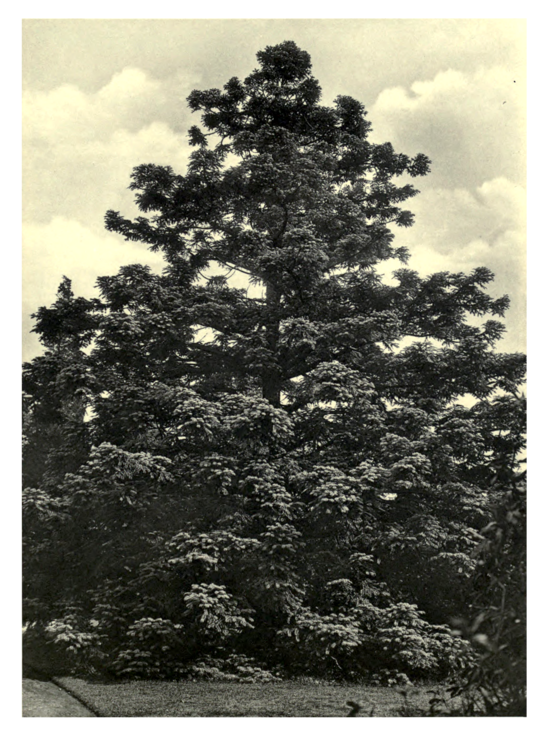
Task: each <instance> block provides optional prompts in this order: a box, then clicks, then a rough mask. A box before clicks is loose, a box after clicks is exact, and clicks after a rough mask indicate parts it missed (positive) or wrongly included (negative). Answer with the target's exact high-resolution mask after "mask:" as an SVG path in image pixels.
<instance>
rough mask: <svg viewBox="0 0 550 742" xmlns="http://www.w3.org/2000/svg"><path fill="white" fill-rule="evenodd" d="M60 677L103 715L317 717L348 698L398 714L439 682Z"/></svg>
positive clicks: (336, 711)
mask: <svg viewBox="0 0 550 742" xmlns="http://www.w3.org/2000/svg"><path fill="white" fill-rule="evenodd" d="M60 681H61V683H62V684H63V686H64V687H65V688H67V690H70V691H71V692H72V693H73V694H75V695H76V696H77V697H78V698H80V699H82V700H83V701H85V702H86V704H87V705H88V706H89V707H90V708H92V709H93V710H94V711H95V712H96V713H97V714H98V715H99V716H111V717H113V716H115V717H127V716H147V717H154V716H164V717H167V716H195V717H196V716H201V717H216V716H225V717H234V716H249V717H265V716H276V717H315V716H323V717H328V716H332V717H335V716H347V715H348V713H349V710H350V707H349V706H348V705H347V702H348V701H354V702H355V703H358V704H360V705H361V710H360V711H359V713H358V716H400V715H402V714H403V706H404V702H405V698H404V696H403V691H404V690H406V693H407V708H408V709H409V712H410V714H407V715H411V716H415V715H417V713H416V711H417V710H418V709H427V708H428V707H429V702H430V698H432V697H433V694H434V693H438V692H439V691H442V689H441V688H440V687H438V686H419V687H413V688H411V687H408V688H407V689H403V688H379V687H367V686H364V685H339V684H332V683H318V684H314V683H302V682H299V681H288V682H281V683H267V684H239V683H223V682H191V681H180V682H177V681H172V682H169V681H162V680H158V681H147V680H130V681H124V682H118V683H102V682H96V681H90V680H83V679H81V678H62V679H60Z"/></svg>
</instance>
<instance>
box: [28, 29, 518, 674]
mask: <svg viewBox="0 0 550 742" xmlns="http://www.w3.org/2000/svg"><path fill="white" fill-rule="evenodd" d="M258 62H259V67H258V68H257V69H256V70H254V71H253V72H252V74H251V75H249V76H248V77H247V78H246V79H245V80H244V81H242V82H241V81H239V80H238V79H237V78H232V79H231V80H229V82H228V83H227V84H226V85H225V87H224V88H223V90H208V91H194V92H192V93H191V95H190V96H189V98H188V101H189V105H190V107H191V109H192V110H193V111H195V112H200V113H201V116H202V127H203V128H199V127H198V126H193V127H192V128H191V130H190V141H191V143H192V145H193V146H194V149H193V152H192V154H191V155H190V158H189V167H188V170H187V173H186V174H185V175H179V174H176V173H174V172H173V171H172V169H171V168H170V167H168V166H157V165H152V164H148V165H141V166H139V167H137V168H135V170H134V172H133V175H132V181H131V185H130V187H131V188H132V189H133V190H134V191H135V192H136V203H137V204H138V206H139V208H140V210H141V212H142V214H144V216H140V217H138V218H137V219H135V220H128V219H125V218H124V217H122V216H121V215H120V214H119V213H117V212H114V211H110V212H108V213H107V216H106V226H107V228H108V229H109V230H111V231H114V232H117V233H119V234H121V235H123V236H124V237H125V238H126V239H127V240H135V241H141V242H144V243H146V244H147V245H148V246H149V247H150V248H151V250H153V251H162V253H163V256H164V258H165V260H166V268H165V270H164V272H163V274H162V275H161V276H157V275H154V274H153V273H151V271H150V270H149V269H148V268H146V267H144V266H140V265H130V266H126V267H124V268H121V270H120V271H119V273H118V274H117V275H116V276H110V277H101V278H99V279H98V282H97V285H98V288H99V290H100V297H101V298H100V299H99V300H92V301H87V300H84V299H75V298H74V297H73V296H72V293H71V292H70V284H69V283H68V282H67V281H64V283H63V284H62V286H61V288H60V294H59V299H58V301H57V302H56V303H55V304H54V305H53V306H52V307H51V308H50V309H44V308H42V309H40V310H39V311H38V312H37V314H36V315H35V318H36V320H37V322H36V327H35V330H36V331H37V332H38V333H39V334H40V336H41V338H42V339H43V341H44V342H45V343H46V345H47V347H48V351H47V352H46V354H45V355H44V356H42V357H41V358H38V359H36V360H35V361H33V362H32V363H30V364H27V365H26V367H25V390H26V392H27V394H28V399H29V412H28V422H27V425H28V430H29V446H30V449H29V450H31V451H32V452H33V454H32V457H31V459H32V461H33V462H34V463H32V465H30V467H29V472H30V473H29V487H30V488H31V489H28V490H27V492H26V500H25V502H26V505H27V513H28V518H27V521H26V522H27V524H28V525H27V526H26V529H27V530H26V534H28V540H29V548H28V552H27V557H26V558H27V560H28V561H27V565H28V566H27V572H29V573H30V572H31V565H32V574H33V580H31V581H30V582H29V585H28V590H27V595H26V611H27V613H26V616H27V619H28V621H29V622H31V627H32V630H31V631H30V633H29V647H30V646H31V644H32V642H34V644H33V646H34V648H35V652H36V651H37V650H36V647H40V646H44V641H43V638H44V637H45V636H46V637H49V644H48V642H46V644H48V646H55V647H61V646H65V645H67V646H68V647H71V648H72V649H74V655H75V657H79V658H81V661H82V662H87V663H91V664H93V665H94V666H96V667H100V668H102V669H103V670H105V669H107V668H108V669H109V670H110V671H112V672H115V673H118V674H120V673H134V674H148V675H154V676H158V675H161V674H177V673H180V674H182V673H183V674H185V673H190V672H195V673H199V674H201V673H202V674H203V675H204V673H206V674H207V675H208V673H210V674H211V673H213V672H214V673H215V672H218V673H221V672H227V673H229V674H230V675H233V676H242V677H253V676H255V675H254V673H260V675H261V671H260V670H251V669H250V662H252V661H253V662H254V663H256V664H258V663H259V664H261V663H264V666H265V667H268V668H271V669H272V670H273V669H274V668H281V667H283V668H284V669H286V670H287V671H289V672H315V673H321V674H336V675H339V676H345V677H368V678H371V679H373V678H378V679H380V678H383V677H386V678H388V677H390V676H391V674H392V673H393V674H394V676H395V677H398V678H401V679H403V678H404V677H405V674H408V675H409V676H410V677H426V676H430V675H432V676H433V675H444V674H447V673H448V672H449V671H450V670H451V669H452V668H453V667H456V666H457V665H459V664H460V662H462V661H463V660H464V657H465V655H464V651H465V650H464V647H465V642H461V640H459V639H456V638H453V636H452V635H451V630H450V628H449V627H448V625H447V622H448V621H449V620H450V618H451V617H452V616H453V615H461V614H462V613H464V610H465V607H466V604H467V600H468V598H467V592H466V588H467V585H468V578H469V576H470V575H471V573H472V571H473V570H474V567H475V563H476V562H475V556H474V555H472V552H473V549H474V548H475V547H476V546H477V544H478V543H479V542H480V540H481V536H480V530H481V529H482V528H483V527H484V526H485V525H486V523H487V521H488V507H489V504H490V502H491V498H492V493H493V492H496V493H497V494H495V495H494V496H495V497H498V491H497V487H498V486H499V485H501V484H502V482H503V481H507V480H510V479H511V478H512V477H513V475H514V472H515V471H516V469H517V467H518V464H519V461H520V456H521V451H522V448H523V427H522V424H523V413H522V406H523V400H522V397H521V396H520V394H519V392H518V389H519V388H520V385H521V383H522V381H523V376H524V358H523V356H521V355H519V354H518V355H504V354H499V353H496V352H495V351H494V346H495V343H496V342H497V340H498V339H499V338H500V337H501V335H502V333H503V331H504V327H503V325H502V324H501V323H500V322H498V321H496V320H494V319H491V318H489V319H486V321H485V322H484V323H480V322H476V323H473V324H472V322H471V318H472V317H481V316H484V315H489V317H491V316H494V315H497V316H498V315H502V314H503V312H504V311H505V309H506V307H507V306H508V300H507V298H506V297H503V298H501V299H493V298H491V297H490V296H489V295H488V294H487V293H486V292H485V288H486V286H487V285H488V284H489V283H490V281H491V279H492V274H491V272H490V271H489V270H487V269H485V268H478V269H476V270H475V271H473V273H471V274H470V275H465V274H462V273H454V274H453V273H448V272H443V273H436V274H434V275H431V276H428V277H427V278H421V277H420V276H419V275H418V274H417V273H415V272H414V271H411V270H409V269H407V268H406V267H403V268H401V269H400V270H397V271H395V272H394V274H393V275H394V280H393V281H392V282H387V281H385V280H384V275H383V274H381V273H380V272H379V265H380V264H383V263H384V261H387V260H389V259H392V258H394V259H395V258H398V259H399V260H401V262H402V263H403V264H406V261H407V256H408V253H407V250H406V248H404V247H395V246H394V244H393V242H394V239H393V235H392V232H391V225H392V224H397V225H400V226H410V225H411V224H412V222H413V218H412V215H411V213H410V212H409V211H407V210H405V209H403V203H404V202H405V201H406V200H407V199H408V198H410V197H411V196H413V195H414V194H415V193H416V190H415V189H414V188H413V186H412V185H410V184H409V183H407V182H405V181H406V179H407V177H411V178H415V177H418V176H422V175H424V174H426V173H427V172H428V170H429V161H428V159H427V158H426V157H425V156H424V155H422V154H418V155H416V156H414V157H409V156H406V155H402V154H398V153H396V152H395V151H394V150H393V148H392V146H391V145H390V144H389V143H385V144H374V143H372V142H371V141H370V139H369V133H370V124H369V123H368V121H367V120H366V118H365V114H366V112H365V110H364V108H363V106H362V105H361V104H360V103H359V102H357V101H355V100H354V99H352V98H350V97H348V96H340V97H339V98H337V99H336V101H335V103H334V105H333V106H325V105H322V104H321V102H320V101H321V90H320V87H319V84H318V82H317V81H316V80H315V78H314V77H313V76H312V74H311V63H310V58H309V55H308V54H307V53H306V52H305V51H302V50H300V49H299V48H298V47H297V46H296V45H295V44H294V43H293V42H284V43H282V44H279V45H277V46H274V47H267V48H266V49H265V50H264V51H261V52H259V53H258ZM396 178H398V179H399V181H398V182H399V184H396V182H394V181H395V179H396ZM234 276H239V277H240V276H244V277H245V279H244V280H245V283H246V284H247V288H238V286H237V285H236V282H235V280H232V277H234ZM241 285H242V282H241ZM52 343H53V345H52ZM48 344H49V345H48ZM69 381H70V383H68V382H69ZM77 382H78V383H77ZM52 389H55V390H56V392H55V395H52V392H51V390H52ZM465 395H468V396H469V397H470V398H473V400H474V403H473V404H472V405H470V406H467V405H466V404H464V401H463V400H464V398H465ZM76 400H78V405H77V402H76ZM48 405H53V408H54V410H53V413H52V415H53V417H50V413H49V412H48V410H49V408H48ZM75 406H76V409H77V410H78V414H77V413H76V412H75V413H74V416H73V417H71V421H72V422H71V424H73V423H74V425H76V426H77V428H78V431H79V433H78V435H79V441H80V443H79V446H77V447H74V448H73V447H72V446H71V451H72V453H73V455H72V456H70V457H69V458H68V459H67V458H64V457H63V456H60V453H62V451H63V445H62V442H61V441H58V440H53V439H52V440H51V441H47V440H46V438H47V430H46V428H44V427H40V425H39V422H40V419H41V415H42V416H43V417H45V418H46V419H47V420H53V419H56V417H55V416H57V417H59V416H61V423H60V424H62V425H66V424H68V417H67V413H66V410H67V409H69V408H70V409H71V410H74V409H75ZM69 417H70V415H69ZM77 417H78V420H76V418H77ZM63 440H66V439H65V438H63ZM31 459H29V460H31ZM53 462H55V465H54V463H53ZM52 519H56V520H55V523H56V528H55V533H56V538H55V542H53V543H52V542H50V541H49V539H50V536H51V532H52V530H53V526H52V523H53V520H52ZM48 544H49V545H48ZM61 555H62V556H61ZM52 559H53V560H54V561H55V563H56V569H55V571H54V570H52ZM48 632H49V633H48ZM79 636H80V637H84V639H81V642H80V644H78V643H77V644H75V642H76V641H77V640H76V639H74V637H79ZM56 651H57V650H56ZM62 654H63V652H62ZM65 655H66V652H65V654H64V656H65ZM243 658H248V659H243ZM216 663H217V664H216ZM236 668H237V669H236ZM238 668H240V669H238ZM239 674H240V675H239ZM261 677H264V676H263V675H261Z"/></svg>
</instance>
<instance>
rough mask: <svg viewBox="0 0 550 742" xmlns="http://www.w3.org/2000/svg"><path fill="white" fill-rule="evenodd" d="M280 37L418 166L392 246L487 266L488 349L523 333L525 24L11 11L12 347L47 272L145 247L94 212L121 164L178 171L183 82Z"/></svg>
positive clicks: (117, 259)
mask: <svg viewBox="0 0 550 742" xmlns="http://www.w3.org/2000/svg"><path fill="white" fill-rule="evenodd" d="M290 39H291V40H294V41H295V42H296V43H297V44H298V46H300V47H301V48H302V49H305V50H306V51H308V52H309V53H310V55H311V57H312V63H313V73H314V75H315V76H316V77H317V78H318V79H319V81H320V83H321V87H322V88H323V98H324V102H326V103H330V102H331V101H332V100H334V98H335V97H336V96H337V95H351V96H353V97H355V98H357V99H358V100H360V101H361V102H362V103H363V104H364V105H365V107H366V108H367V110H368V118H369V119H370V121H371V122H372V124H373V131H372V134H371V139H372V140H373V141H376V142H384V141H391V142H392V144H393V145H394V147H395V148H396V149H397V150H398V151H402V152H404V153H406V154H409V155H414V154H416V153H417V152H424V153H426V154H427V155H428V156H429V157H430V158H431V160H432V172H431V174H430V175H429V176H427V177H426V178H422V179H420V180H419V181H416V182H415V184H416V185H417V186H418V187H420V189H421V191H422V193H421V194H420V195H419V196H417V197H416V198H415V199H413V200H412V201H410V202H409V206H408V208H410V209H411V210H412V211H413V212H414V213H415V214H416V223H415V225H414V226H413V227H412V228H411V229H407V230H402V231H401V232H400V233H399V234H398V235H397V239H396V243H395V244H396V245H407V246H408V247H409V248H410V251H411V254H412V258H411V261H410V266H411V267H412V268H415V269H417V270H419V271H420V272H421V273H422V274H423V275H427V274H429V273H433V272H435V271H440V270H449V271H470V270H471V269H473V268H475V267H477V266H479V265H485V266H488V267H489V268H491V270H493V272H494V273H495V275H496V279H495V282H494V284H492V286H491V288H490V292H491V294H492V295H494V296H500V295H502V294H504V293H507V294H509V295H510V297H511V300H512V306H511V309H510V310H509V312H508V314H507V317H506V320H505V321H506V325H507V327H508V333H507V335H506V337H505V339H504V340H503V341H501V343H500V344H499V346H498V347H499V350H504V351H523V350H524V349H525V273H526V270H525V263H526V250H525V91H526V80H525V46H526V44H525V22H524V21H522V20H513V19H489V20H477V19H476V20H469V19H466V20H463V19H460V20H451V19H443V20H397V19H396V20H368V19H359V20H357V19H354V20H27V21H24V23H23V130H24V133H23V153H24V166H23V217H24V223H23V243H24V244H23V286H24V289H23V313H24V318H23V329H24V339H23V348H24V357H25V359H29V358H31V357H33V356H34V355H36V354H37V353H38V352H39V351H40V346H39V343H38V341H37V339H36V336H34V335H30V334H29V330H30V328H31V326H32V320H30V316H29V315H30V314H31V312H33V311H35V310H36V309H37V307H38V306H40V305H49V304H51V303H52V302H53V301H54V300H55V294H56V290H57V287H58V285H59V283H60V281H61V278H62V276H63V275H67V276H68V277H69V278H71V279H72V281H73V289H74V291H75V293H77V294H81V295H84V296H92V295H94V293H95V289H94V283H95V280H96V278H97V276H98V275H108V274H111V273H115V272H116V271H117V270H118V268H119V267H120V266H121V265H124V264H127V263H136V262H144V263H145V262H147V263H149V264H150V265H151V266H152V267H153V268H154V269H156V270H159V269H160V267H161V262H160V259H159V258H158V257H157V256H154V255H153V254H151V253H149V252H148V251H147V249H146V248H145V247H143V246H140V245H136V244H135V243H126V242H124V240H123V239H122V238H120V237H118V236H116V235H113V234H111V233H108V232H106V231H105V229H104V227H103V217H104V214H105V212H106V211H107V209H114V210H116V211H121V212H122V213H123V214H124V215H125V216H132V215H134V214H135V213H136V210H135V207H134V205H133V201H132V194H131V193H130V192H129V191H128V184H129V178H130V173H131V170H132V168H133V167H134V166H136V165H139V164H141V163H145V162H152V163H155V164H162V165H171V166H172V167H173V168H174V169H175V170H176V171H180V172H182V171H184V170H185V167H186V161H187V156H188V153H189V146H188V144H187V129H188V128H189V126H190V124H191V117H190V114H189V111H188V109H187V106H186V98H187V96H188V94H189V93H190V92H191V90H192V89H194V88H199V89H203V88H210V87H221V86H222V85H223V84H224V83H225V82H226V81H227V80H228V79H229V78H230V77H232V76H235V75H236V76H238V77H241V78H242V77H244V76H246V75H247V74H248V73H249V72H250V71H251V70H252V69H253V68H254V67H255V66H256V57H255V55H256V52H257V51H258V50H260V49H262V48H264V47H265V46H267V45H272V44H277V43H279V42H282V41H285V40H290Z"/></svg>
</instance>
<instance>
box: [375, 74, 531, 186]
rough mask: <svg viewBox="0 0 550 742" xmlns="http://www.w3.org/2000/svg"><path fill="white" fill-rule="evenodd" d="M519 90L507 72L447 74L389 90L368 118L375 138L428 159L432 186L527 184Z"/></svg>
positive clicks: (519, 83)
mask: <svg viewBox="0 0 550 742" xmlns="http://www.w3.org/2000/svg"><path fill="white" fill-rule="evenodd" d="M524 92H525V88H524V83H523V81H522V80H516V79H515V78H514V77H513V74H512V73H511V72H510V71H509V70H507V69H506V68H504V67H500V66H498V67H491V68H489V69H486V68H482V69H478V70H477V71H476V72H470V73H465V72H462V71H458V70H453V69H449V70H446V71H443V72H440V73H439V74H437V75H436V76H435V77H434V78H433V79H431V80H424V81H417V82H414V83H413V84H412V85H411V86H410V88H409V89H406V88H404V87H393V88H388V89H386V90H384V91H383V92H382V93H381V94H380V95H379V96H378V98H377V100H376V102H375V104H374V106H373V107H372V108H371V109H370V111H369V115H370V118H371V119H372V122H373V125H374V133H373V138H374V139H375V140H377V141H391V142H392V143H393V144H394V146H395V147H396V149H400V150H402V151H404V152H406V153H407V154H415V153H416V152H418V151H423V152H425V154H427V155H428V156H429V157H430V158H431V159H432V163H433V164H432V174H431V175H430V176H429V183H430V186H431V187H438V186H439V187H448V186H449V185H452V186H456V185H462V186H464V187H466V188H471V187H475V186H477V185H479V184H481V183H483V182H485V181H489V180H492V179H493V178H496V177H505V178H507V179H508V180H510V181H512V182H519V183H523V182H524V178H525V173H524V167H525V101H524Z"/></svg>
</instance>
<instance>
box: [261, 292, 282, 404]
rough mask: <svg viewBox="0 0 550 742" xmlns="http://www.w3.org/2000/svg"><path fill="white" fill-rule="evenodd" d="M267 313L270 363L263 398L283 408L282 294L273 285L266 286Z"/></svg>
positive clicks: (266, 372) (265, 374) (264, 379)
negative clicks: (280, 343)
mask: <svg viewBox="0 0 550 742" xmlns="http://www.w3.org/2000/svg"><path fill="white" fill-rule="evenodd" d="M265 298H266V312H267V317H266V321H265V330H266V341H267V348H268V350H269V355H270V362H269V364H268V365H266V366H265V367H264V370H263V373H262V396H263V397H264V399H267V401H268V402H270V403H271V404H272V405H273V406H274V407H280V406H281V381H282V375H281V369H280V367H279V364H278V359H277V350H278V347H279V322H280V320H279V305H280V302H281V292H280V291H278V290H277V289H276V288H274V287H273V285H272V284H271V283H267V284H266V292H265Z"/></svg>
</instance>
